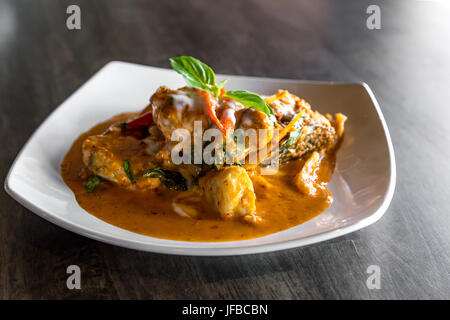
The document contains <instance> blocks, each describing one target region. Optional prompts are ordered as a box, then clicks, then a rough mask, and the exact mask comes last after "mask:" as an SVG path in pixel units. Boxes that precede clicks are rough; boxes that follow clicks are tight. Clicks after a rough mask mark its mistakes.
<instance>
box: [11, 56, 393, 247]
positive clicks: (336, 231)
mask: <svg viewBox="0 0 450 320" xmlns="http://www.w3.org/2000/svg"><path fill="white" fill-rule="evenodd" d="M217 78H218V81H220V80H222V79H224V78H227V79H229V80H230V81H229V84H228V85H227V88H228V89H230V90H231V89H238V88H239V89H246V90H250V91H254V92H257V93H260V94H271V93H274V92H276V91H277V90H278V89H287V90H289V91H290V92H292V93H294V94H296V95H298V96H300V97H302V98H304V99H306V100H307V101H309V102H310V103H311V105H312V106H313V108H314V109H317V110H319V111H320V112H321V113H327V112H329V113H331V114H334V113H336V112H342V113H344V114H345V115H347V116H348V118H349V120H348V121H347V123H346V128H345V139H344V142H343V144H342V146H341V148H340V149H339V151H338V155H337V167H336V171H335V174H334V176H333V179H332V180H331V181H330V183H329V188H330V190H331V192H332V193H333V195H334V203H333V204H332V205H331V207H330V208H329V209H327V210H326V211H325V212H323V213H322V214H320V215H319V216H317V217H316V218H314V219H312V220H310V221H308V222H307V223H304V224H302V225H299V226H296V227H294V228H291V229H288V230H285V231H282V232H278V233H275V234H271V235H268V236H265V237H261V238H257V239H251V240H245V241H233V242H184V241H173V240H164V239H158V238H152V237H148V236H144V235H140V234H137V233H133V232H130V231H127V230H124V229H121V228H118V227H115V226H113V225H110V224H108V223H106V222H104V221H102V220H99V219H98V218H96V217H94V216H92V215H90V214H89V213H87V212H86V211H85V210H83V209H82V208H81V207H79V206H78V204H77V202H76V200H75V197H74V195H73V194H72V191H71V190H70V189H69V188H68V187H67V186H66V185H65V183H64V182H63V180H62V178H61V175H60V164H61V161H62V159H63V157H64V155H65V154H66V152H67V151H68V149H69V148H70V146H71V145H72V142H73V141H74V140H75V139H76V138H77V137H78V136H79V135H80V134H81V133H83V132H85V131H87V130H88V129H89V128H91V127H92V126H94V125H95V124H96V123H98V122H101V121H104V120H106V119H108V118H110V117H111V116H112V115H114V114H118V113H122V112H126V111H137V110H139V109H142V108H143V107H145V106H146V105H147V103H148V101H149V97H150V95H151V94H152V93H153V92H154V91H155V90H156V89H157V88H158V86H159V85H162V84H164V85H166V86H168V87H171V88H178V87H181V86H184V85H185V84H184V82H183V79H182V77H181V76H179V75H178V74H176V73H175V72H174V71H171V70H167V69H161V68H154V67H147V66H142V65H136V64H131V63H125V62H110V63H108V64H107V65H106V66H105V67H103V68H102V69H101V70H100V71H99V72H97V73H96V74H95V75H94V76H93V77H92V78H91V79H90V80H89V81H88V82H86V83H85V84H84V85H83V86H82V87H81V88H80V89H78V90H77V91H76V92H75V93H74V94H72V95H71V96H70V97H69V98H68V99H67V100H66V101H65V102H64V103H62V104H61V105H60V106H59V107H58V108H57V109H56V110H55V111H54V112H53V113H52V114H51V115H50V116H49V117H48V118H47V119H46V120H45V121H44V123H42V125H41V126H40V127H39V128H38V129H37V130H36V132H35V133H34V134H33V135H32V137H31V138H30V139H29V140H28V142H27V143H26V145H25V146H24V147H23V149H22V151H21V152H20V153H19V155H18V156H17V158H16V160H15V161H14V164H13V165H12V167H11V169H10V171H9V173H8V176H7V178H6V181H5V189H6V191H7V192H8V193H9V194H10V195H11V196H12V197H13V198H14V199H16V200H17V201H18V202H20V203H21V204H22V205H23V206H25V207H26V208H28V209H29V210H31V211H33V212H35V213H36V214H38V215H39V216H41V217H43V218H44V219H47V220H48V221H50V222H53V223H54V224H56V225H58V226H61V227H63V228H66V229H68V230H70V231H73V232H76V233H79V234H81V235H84V236H87V237H89V238H93V239H96V240H100V241H104V242H107V243H111V244H115V245H118V246H123V247H127V248H133V249H138V250H144V251H152V252H160V253H169V254H184V255H235V254H249V253H258V252H267V251H275V250H280V249H287V248H293V247H298V246H303V245H307V244H311V243H316V242H320V241H324V240H327V239H331V238H335V237H338V236H341V235H344V234H347V233H349V232H352V231H355V230H359V229H361V228H363V227H366V226H368V225H370V224H372V223H374V222H375V221H377V220H378V219H379V218H380V217H381V216H382V215H383V214H384V212H385V211H386V209H387V207H388V206H389V203H390V201H391V199H392V196H393V193H394V187H395V161H394V152H393V148H392V143H391V139H390V136H389V132H388V129H387V127H386V123H385V121H384V118H383V115H382V113H381V110H380V108H379V106H378V104H377V102H376V100H375V97H374V95H373V94H372V92H371V90H370V89H369V87H368V86H367V85H366V84H364V83H331V82H330V83H327V82H309V81H297V80H280V79H268V78H254V77H240V76H228V75H226V76H225V75H218V76H217Z"/></svg>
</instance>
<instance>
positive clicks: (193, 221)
mask: <svg viewBox="0 0 450 320" xmlns="http://www.w3.org/2000/svg"><path fill="white" fill-rule="evenodd" d="M170 63H171V66H172V68H173V69H174V70H175V71H177V72H178V73H180V74H181V75H182V76H183V77H184V79H185V81H186V83H187V85H186V86H185V87H181V88H178V89H176V88H167V87H165V86H161V87H159V88H158V89H157V90H156V92H154V93H153V94H152V95H151V98H150V102H149V104H148V106H146V107H145V108H144V109H143V110H142V111H139V112H133V113H122V114H119V115H115V116H113V115H112V118H110V119H109V120H106V121H104V122H102V123H99V124H97V125H96V126H94V127H93V128H91V129H90V130H89V131H87V132H85V133H83V134H81V136H80V137H78V139H77V140H76V141H75V142H74V143H73V145H72V146H71V148H70V150H69V151H68V153H67V154H66V156H65V157H64V160H63V162H62V164H61V175H62V177H63V179H64V181H65V183H66V184H67V185H68V187H69V188H70V189H71V190H72V191H73V193H74V195H75V198H76V200H77V202H78V204H79V205H80V206H81V207H82V208H83V209H84V210H85V211H87V212H88V213H90V214H92V215H94V216H96V217H97V218H99V219H101V220H103V221H105V222H107V223H110V224H112V225H115V226H117V227H120V228H123V229H126V230H129V231H132V232H136V233H139V234H143V235H148V236H152V237H157V238H163V239H171V240H181V241H208V242H217V241H236V240H245V239H251V238H256V237H261V236H264V235H268V234H271V233H275V232H279V231H282V230H285V229H288V228H291V227H294V226H297V225H299V224H302V223H304V222H306V221H308V220H310V219H312V218H314V217H316V216H317V215H319V214H320V213H321V212H323V211H324V210H326V209H327V208H328V207H329V206H330V205H331V204H332V202H333V196H332V195H331V193H330V192H329V190H328V188H327V183H328V181H329V180H330V179H331V177H332V174H333V170H334V166H335V154H336V152H337V150H338V146H339V144H340V142H341V140H342V138H343V134H344V122H345V120H346V117H345V116H344V115H343V114H340V113H336V114H334V115H330V114H325V115H322V114H320V113H319V112H318V111H315V110H313V108H312V107H311V106H310V104H309V103H308V102H307V101H305V100H303V99H302V98H300V97H298V96H296V95H294V94H293V93H290V92H288V91H286V90H282V88H280V90H278V92H274V93H273V94H272V95H266V96H260V95H258V94H255V93H252V92H249V91H245V90H230V91H227V90H225V89H224V87H225V83H226V80H224V81H222V82H220V83H218V84H216V81H215V75H214V72H213V71H212V69H211V68H210V67H208V66H207V65H206V64H204V63H202V62H201V61H199V60H197V59H195V58H192V57H187V56H181V57H177V58H172V59H170Z"/></svg>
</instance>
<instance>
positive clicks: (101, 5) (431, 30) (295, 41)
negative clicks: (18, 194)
mask: <svg viewBox="0 0 450 320" xmlns="http://www.w3.org/2000/svg"><path fill="white" fill-rule="evenodd" d="M372 3H377V4H378V5H379V6H380V7H381V10H382V16H381V18H382V29H381V30H368V29H367V28H366V25H365V21H366V18H367V15H366V13H365V12H366V8H367V6H368V5H369V4H372ZM69 4H78V5H79V6H80V7H81V10H82V29H81V30H79V31H69V30H67V28H66V26H65V20H66V17H67V15H66V13H65V12H66V8H67V6H68V5H69ZM449 16H450V9H449V7H448V6H446V5H445V4H439V3H433V2H431V1H383V2H377V1H370V2H366V1H334V0H329V1H269V0H253V1H199V0H194V1H106V0H104V1H103V0H102V1H100V0H97V1H77V0H70V1H56V0H55V1H50V0H48V1H32V0H28V1H16V0H9V1H4V0H3V1H1V2H0V137H1V139H2V143H1V149H0V150H1V151H0V177H2V178H4V177H5V176H6V173H7V170H8V169H9V167H10V165H11V163H12V161H13V160H14V158H15V156H16V154H17V152H18V151H19V150H20V148H21V147H22V146H23V144H24V143H25V142H26V140H27V139H28V138H29V136H30V135H31V133H32V132H33V131H34V130H35V129H36V127H37V126H38V125H39V124H40V123H41V122H42V121H43V120H44V119H45V117H46V116H47V115H48V114H49V113H50V112H51V111H52V110H53V109H54V108H55V107H57V106H58V105H59V104H60V103H61V102H62V101H63V100H64V99H65V98H66V97H67V96H68V95H70V94H71V93H72V92H73V91H74V90H76V89H77V88H78V87H79V86H80V85H81V84H83V83H84V82H85V81H86V80H88V79H89V78H90V77H91V76H92V75H93V74H94V73H95V72H96V71H97V70H98V69H99V68H100V67H102V66H103V65H104V64H105V63H107V62H108V61H111V60H123V61H130V62H137V63H141V64H147V65H152V66H161V67H168V61H167V59H168V57H172V56H176V55H181V54H186V55H193V56H196V57H199V58H200V59H202V60H204V61H206V62H207V63H208V64H210V65H212V66H214V69H215V70H216V71H217V72H219V73H229V74H243V75H255V76H268V77H281V78H294V79H310V80H336V81H364V82H367V83H368V84H369V85H370V86H371V88H372V89H373V91H374V92H375V94H376V96H377V98H378V100H379V102H380V104H381V108H382V110H383V113H384V115H385V117H386V120H387V124H388V126H389V129H390V133H391V136H392V139H393V143H394V148H395V153H396V159H397V170H398V180H397V188H396V193H395V195H394V199H393V201H392V204H391V206H390V208H389V210H388V211H387V213H386V214H385V216H384V217H383V218H382V219H381V220H380V221H379V222H377V223H376V224H375V225H372V226H370V227H368V228H366V229H364V230H361V231H358V232H354V233H352V234H349V235H347V236H344V237H341V238H338V239H334V240H331V241H327V242H324V243H320V244H317V245H311V246H308V247H303V248H298V249H292V250H286V251H281V252H275V253H268V254H258V255H249V256H238V257H215V258H210V257H182V256H167V255H160V254H150V253H143V252H137V251H133V250H127V249H123V248H119V247H114V246H111V245H106V244H103V243H100V242H97V241H94V240H89V239H87V238H84V237H81V236H78V235H76V234H73V233H71V232H68V231H65V230H63V229H60V228H58V227H56V226H54V225H52V224H50V223H48V222H46V221H44V220H43V219H41V218H39V217H37V216H36V215H34V214H33V213H31V212H30V211H28V210H26V209H24V208H23V207H22V206H21V205H19V204H18V203H17V202H15V201H14V200H13V199H11V198H10V197H9V196H8V195H7V194H6V193H5V192H3V191H2V192H0V298H3V299H47V298H56V299H60V298H73V299H78V298H98V299H109V298H123V299H132V298H138V299H182V298H194V299H197V298H201V299H207V298H217V299H236V298H258V299H260V298H261V299H272V298H273V299H328V298H330V299H339V298H351V299H357V298H383V299H395V298H400V299H405V298H447V299H448V298H450V241H449V240H450V228H449V225H450V201H449V194H450V193H449V190H450V170H449V169H450V166H449V158H450V148H449V146H450V125H449V119H450V108H449V101H450V86H449V85H450V59H449V57H450V19H449V18H448V17H449ZM149 94H150V92H149ZM48 143H51V141H49V142H48ZM71 264H77V265H79V266H80V267H81V269H82V289H81V290H72V291H70V290H68V289H67V288H66V276H67V275H66V272H65V271H66V267H67V266H68V265H71ZM373 264H376V265H379V266H380V268H381V289H380V290H368V289H367V287H366V285H365V282H366V278H367V276H368V275H367V274H366V269H367V267H368V266H369V265H373Z"/></svg>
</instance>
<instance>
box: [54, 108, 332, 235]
mask: <svg viewBox="0 0 450 320" xmlns="http://www.w3.org/2000/svg"><path fill="white" fill-rule="evenodd" d="M130 117H131V114H129V113H128V114H121V115H118V116H115V117H114V118H112V119H110V120H108V121H106V122H103V123H100V124H98V125H96V126H95V127H93V128H92V129H91V130H89V131H88V132H86V133H83V134H82V135H81V136H80V137H79V138H78V139H77V140H76V141H75V142H74V143H73V145H72V147H71V148H70V150H69V152H68V153H67V154H66V156H65V157H64V160H63V162H62V164H61V175H62V178H63V179H64V182H65V183H66V184H67V186H69V188H70V189H71V190H72V191H73V193H74V195H75V198H76V200H77V202H78V204H79V205H80V206H81V207H82V208H83V209H84V210H86V211H87V212H89V213H90V214H92V215H94V216H96V217H97V218H99V219H101V220H103V221H105V222H107V223H110V224H112V225H115V226H117V227H120V228H123V229H126V230H129V231H132V232H136V233H140V234H143V235H148V236H152V237H156V238H163V239H171V240H181V241H213V242H216V241H237V240H245V239H252V238H257V237H261V236H265V235H268V234H271V233H275V232H278V231H282V230H285V229H288V228H291V227H294V226H297V225H299V224H302V223H304V222H306V221H308V220H310V219H312V218H314V217H315V216H317V215H319V214H320V213H321V212H323V211H324V210H325V209H327V208H328V207H329V205H330V204H331V202H332V197H331V194H330V193H329V192H328V190H327V189H326V188H325V191H324V192H322V193H321V195H320V196H317V197H311V196H307V195H304V194H302V193H300V192H299V191H298V189H297V188H296V187H295V185H294V183H293V178H294V176H295V175H296V174H297V173H298V172H299V170H300V169H301V168H302V166H303V163H304V161H301V160H295V161H291V162H289V163H287V164H284V165H281V166H280V168H279V171H278V172H277V173H276V174H275V175H265V176H260V175H254V176H253V177H251V178H252V180H253V184H254V189H255V194H256V208H257V214H258V216H260V217H261V218H262V222H260V223H258V224H256V225H254V224H249V223H246V222H244V221H243V220H240V219H236V220H222V219H220V217H219V214H218V213H216V212H214V210H213V208H212V207H211V206H210V205H208V203H206V201H196V200H195V199H193V201H192V202H193V204H195V205H197V206H200V207H201V212H202V214H201V215H200V217H198V218H195V219H193V218H187V217H182V216H180V215H179V214H177V213H175V211H174V210H173V207H172V200H173V199H174V197H175V196H177V195H179V194H180V192H176V191H171V190H167V189H166V188H165V187H160V188H159V189H157V190H156V191H147V192H142V191H130V190H126V189H124V188H121V187H119V186H117V185H115V184H113V183H110V182H106V183H102V184H100V185H99V186H98V187H97V188H96V190H95V192H93V193H88V192H87V191H86V188H85V182H86V180H85V179H83V178H81V177H80V172H81V171H82V170H83V168H84V167H85V166H84V164H83V161H82V151H81V146H82V144H83V141H84V140H85V139H86V138H87V137H88V136H91V135H96V134H101V133H102V132H104V131H105V130H106V129H107V128H108V127H109V126H110V125H111V124H113V123H115V122H119V121H124V120H126V119H129V118H130ZM334 165H335V156H334V154H328V155H326V156H325V157H324V159H323V160H322V161H321V164H320V169H319V180H320V181H321V182H328V181H329V180H330V179H331V175H332V173H333V170H334Z"/></svg>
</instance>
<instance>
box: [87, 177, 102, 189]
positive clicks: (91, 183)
mask: <svg viewBox="0 0 450 320" xmlns="http://www.w3.org/2000/svg"><path fill="white" fill-rule="evenodd" d="M100 183H102V179H101V178H100V177H99V176H90V177H89V179H88V180H87V181H86V183H85V185H84V186H85V187H86V190H87V192H89V193H92V192H94V191H95V188H97V186H98V185H99V184H100Z"/></svg>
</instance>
